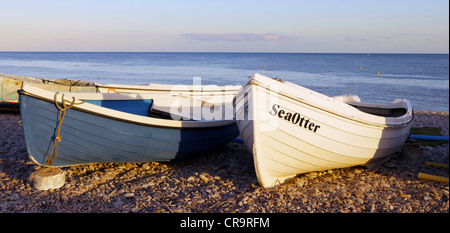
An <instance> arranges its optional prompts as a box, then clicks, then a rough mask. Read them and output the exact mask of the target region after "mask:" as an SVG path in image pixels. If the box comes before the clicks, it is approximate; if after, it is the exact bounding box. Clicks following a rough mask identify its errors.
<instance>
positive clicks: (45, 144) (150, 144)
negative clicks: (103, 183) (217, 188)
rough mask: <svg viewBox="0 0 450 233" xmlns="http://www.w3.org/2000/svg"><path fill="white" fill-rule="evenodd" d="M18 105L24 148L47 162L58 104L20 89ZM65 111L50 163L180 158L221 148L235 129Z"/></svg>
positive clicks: (57, 117) (70, 163)
mask: <svg viewBox="0 0 450 233" xmlns="http://www.w3.org/2000/svg"><path fill="white" fill-rule="evenodd" d="M86 105H88V104H86ZM100 108H101V107H100ZM20 111H21V118H22V122H23V132H24V136H25V142H26V146H27V150H28V153H29V155H30V156H31V157H32V158H33V160H34V161H35V162H36V163H38V164H40V165H46V161H47V160H48V159H49V157H50V154H51V152H52V148H53V144H54V142H55V137H56V135H57V128H58V120H59V109H58V108H57V107H56V105H55V103H54V102H52V101H49V100H44V99H41V98H36V97H33V96H30V95H27V94H21V95H20ZM65 112H66V113H65V118H64V120H63V123H62V126H61V128H60V133H59V136H60V138H61V140H60V141H59V143H58V153H57V156H56V160H55V161H54V162H53V163H52V164H51V166H71V165H78V164H87V163H94V162H101V163H124V162H152V161H177V160H184V159H189V158H192V157H196V156H200V155H203V154H205V153H208V152H210V151H213V150H216V149H218V148H221V147H223V146H225V145H226V144H228V143H229V142H230V141H231V140H233V139H234V138H235V137H236V136H237V135H239V131H238V129H237V126H236V124H235V123H230V124H222V125H219V126H211V127H202V126H201V124H200V125H199V126H198V127H164V125H149V124H146V123H139V122H132V121H126V120H123V119H119V118H109V117H107V116H105V115H102V114H96V113H93V112H89V111H86V110H83V109H82V108H78V109H77V108H71V109H66V110H65ZM124 114H125V113H124ZM130 115H133V114H130Z"/></svg>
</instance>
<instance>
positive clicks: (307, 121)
mask: <svg viewBox="0 0 450 233" xmlns="http://www.w3.org/2000/svg"><path fill="white" fill-rule="evenodd" d="M308 123H309V119H308V120H306V121H305V125H304V127H305V129H306V126H307V125H308Z"/></svg>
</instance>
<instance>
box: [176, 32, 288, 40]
mask: <svg viewBox="0 0 450 233" xmlns="http://www.w3.org/2000/svg"><path fill="white" fill-rule="evenodd" d="M181 36H182V37H184V38H186V39H189V40H193V41H229V42H241V41H275V40H280V39H283V38H288V37H286V36H281V35H279V34H277V33H266V34H256V33H230V34H181Z"/></svg>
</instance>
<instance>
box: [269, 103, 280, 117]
mask: <svg viewBox="0 0 450 233" xmlns="http://www.w3.org/2000/svg"><path fill="white" fill-rule="evenodd" d="M279 107H280V105H278V104H274V105H273V106H272V111H273V112H272V111H270V112H269V113H270V114H272V115H273V116H276V115H277V113H278V108H279Z"/></svg>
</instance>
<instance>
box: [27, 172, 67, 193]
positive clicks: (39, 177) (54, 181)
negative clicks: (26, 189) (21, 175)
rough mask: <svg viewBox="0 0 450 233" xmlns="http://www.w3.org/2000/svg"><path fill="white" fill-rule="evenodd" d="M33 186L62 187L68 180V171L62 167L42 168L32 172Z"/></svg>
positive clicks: (45, 187) (43, 188)
mask: <svg viewBox="0 0 450 233" xmlns="http://www.w3.org/2000/svg"><path fill="white" fill-rule="evenodd" d="M31 179H32V181H33V187H34V188H35V189H38V190H49V189H58V188H61V187H62V186H63V185H64V183H65V182H66V172H65V171H63V170H61V169H60V168H47V167H46V168H41V169H39V170H37V171H36V172H34V173H33V174H32V178H31Z"/></svg>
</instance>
